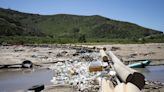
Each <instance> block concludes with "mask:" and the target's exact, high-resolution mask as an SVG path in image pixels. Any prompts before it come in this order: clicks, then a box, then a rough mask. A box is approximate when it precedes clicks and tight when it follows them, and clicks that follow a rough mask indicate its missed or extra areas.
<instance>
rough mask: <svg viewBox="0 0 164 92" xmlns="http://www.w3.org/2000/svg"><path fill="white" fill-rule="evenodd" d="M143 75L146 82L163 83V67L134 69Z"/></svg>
mask: <svg viewBox="0 0 164 92" xmlns="http://www.w3.org/2000/svg"><path fill="white" fill-rule="evenodd" d="M135 69H136V70H138V71H140V72H141V73H143V74H144V75H145V77H146V79H148V80H153V81H160V82H163V83H164V66H163V65H161V66H147V67H146V68H135Z"/></svg>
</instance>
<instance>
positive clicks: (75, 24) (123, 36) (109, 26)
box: [0, 8, 164, 44]
mask: <svg viewBox="0 0 164 92" xmlns="http://www.w3.org/2000/svg"><path fill="white" fill-rule="evenodd" d="M158 36H159V37H158ZM152 38H153V39H152ZM157 38H158V39H157ZM159 39H161V40H159ZM163 39H164V36H163V33H162V32H160V31H157V30H152V29H148V28H144V27H141V26H139V25H136V24H132V23H129V22H122V21H116V20H112V19H109V18H105V17H102V16H99V15H94V16H77V15H67V14H57V15H39V14H28V13H22V12H18V11H14V10H11V9H2V8H0V43H22V44H23V43H74V42H118V43H121V42H127V43H128V42H130V43H131V42H143V41H144V42H147V41H148V42H164V40H163Z"/></svg>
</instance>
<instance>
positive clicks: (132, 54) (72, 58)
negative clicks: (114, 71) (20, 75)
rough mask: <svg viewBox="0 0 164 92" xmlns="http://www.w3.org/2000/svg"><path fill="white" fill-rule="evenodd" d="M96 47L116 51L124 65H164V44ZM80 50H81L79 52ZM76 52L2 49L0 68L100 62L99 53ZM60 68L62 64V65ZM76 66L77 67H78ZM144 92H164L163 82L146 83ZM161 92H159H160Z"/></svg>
mask: <svg viewBox="0 0 164 92" xmlns="http://www.w3.org/2000/svg"><path fill="white" fill-rule="evenodd" d="M95 46H96V47H106V49H107V50H106V51H107V53H108V51H109V50H111V51H113V53H114V54H116V56H118V57H119V58H120V59H121V60H123V62H124V63H125V64H130V63H134V62H138V61H137V60H151V61H152V62H151V65H163V64H164V43H151V44H113V45H95ZM79 48H80V49H79ZM79 48H73V47H70V46H69V45H67V46H66V45H64V46H62V45H61V46H56V45H42V46H35V45H34V46H32V45H30V46H22V45H19V46H17V45H14V46H0V52H1V53H0V58H1V59H0V64H2V65H3V64H15V63H22V62H23V61H24V60H30V61H32V62H33V63H34V64H37V65H41V66H42V67H46V68H53V67H50V66H52V64H54V63H56V62H74V63H75V62H79V61H80V62H82V63H84V62H91V61H95V60H96V61H101V57H100V55H99V52H98V50H86V49H81V47H79ZM59 64H60V63H59ZM75 64H76V63H75ZM146 83H147V84H146V86H145V88H144V90H143V92H162V91H163V89H164V85H163V84H162V85H161V84H160V82H155V81H153V82H149V81H148V82H146ZM159 90H160V91H159Z"/></svg>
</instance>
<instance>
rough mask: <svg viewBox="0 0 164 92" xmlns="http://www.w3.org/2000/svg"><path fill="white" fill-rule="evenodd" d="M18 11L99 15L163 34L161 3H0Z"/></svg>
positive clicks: (99, 0) (19, 0) (125, 0)
mask: <svg viewBox="0 0 164 92" xmlns="http://www.w3.org/2000/svg"><path fill="white" fill-rule="evenodd" d="M0 7H2V8H10V9H14V10H18V11H21V12H28V13H38V14H44V15H50V14H61V13H62V14H76V15H101V16H105V17H108V18H112V19H115V20H121V21H128V22H132V23H135V24H138V25H141V26H144V27H147V28H151V29H156V30H159V31H163V32H164V0H0Z"/></svg>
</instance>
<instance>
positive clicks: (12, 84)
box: [0, 69, 53, 92]
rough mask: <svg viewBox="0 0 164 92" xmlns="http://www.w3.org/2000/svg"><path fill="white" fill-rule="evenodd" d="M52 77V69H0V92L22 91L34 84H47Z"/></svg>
mask: <svg viewBox="0 0 164 92" xmlns="http://www.w3.org/2000/svg"><path fill="white" fill-rule="evenodd" d="M52 77H53V73H52V71H50V70H47V69H37V70H30V69H24V70H22V69H14V70H11V69H7V70H4V69H3V70H2V69H1V70H0V92H22V90H27V89H28V88H30V87H32V86H34V85H41V84H46V85H48V84H51V83H50V80H51V79H52Z"/></svg>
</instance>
